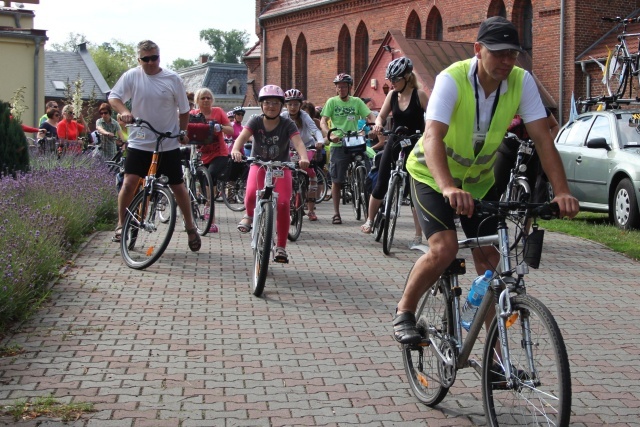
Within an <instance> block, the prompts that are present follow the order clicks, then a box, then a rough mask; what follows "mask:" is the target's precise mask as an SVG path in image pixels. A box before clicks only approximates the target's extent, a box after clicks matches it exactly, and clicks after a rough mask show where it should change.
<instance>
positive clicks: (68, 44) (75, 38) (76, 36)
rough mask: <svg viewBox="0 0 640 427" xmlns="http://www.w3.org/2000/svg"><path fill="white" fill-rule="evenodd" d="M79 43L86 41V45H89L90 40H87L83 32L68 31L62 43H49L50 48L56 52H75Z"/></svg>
mask: <svg viewBox="0 0 640 427" xmlns="http://www.w3.org/2000/svg"><path fill="white" fill-rule="evenodd" d="M80 43H87V47H88V46H90V45H91V42H90V41H89V40H87V37H86V36H85V35H84V34H80V33H69V34H68V35H67V40H66V41H64V42H62V43H51V49H53V50H55V51H56V52H77V51H78V45H79V44H80Z"/></svg>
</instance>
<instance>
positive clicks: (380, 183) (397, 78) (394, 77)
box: [360, 56, 428, 247]
mask: <svg viewBox="0 0 640 427" xmlns="http://www.w3.org/2000/svg"><path fill="white" fill-rule="evenodd" d="M385 78H386V79H388V80H389V81H390V82H391V85H392V90H390V91H389V93H388V94H387V97H386V98H385V100H384V104H382V108H381V109H380V114H378V117H376V123H375V126H373V132H375V133H380V132H381V131H382V129H383V126H384V123H385V122H386V121H387V116H388V115H389V113H392V114H393V122H394V124H393V125H394V126H395V127H396V128H397V127H398V126H405V127H406V128H407V129H408V130H409V132H411V133H415V132H416V131H420V132H424V126H425V121H424V113H425V110H426V108H427V101H428V97H427V94H426V92H425V91H424V90H422V89H421V88H420V85H419V84H418V79H417V77H416V75H415V73H414V72H413V63H412V62H411V60H410V59H409V58H406V57H404V56H403V57H400V58H397V59H394V60H393V61H391V62H390V63H389V65H388V66H387V72H386V76H385ZM414 145H415V143H413V144H412V145H411V146H409V147H406V148H401V147H400V145H399V144H396V141H394V140H393V139H391V138H389V140H387V142H386V144H385V146H384V151H383V153H382V158H381V159H380V166H379V167H378V179H377V181H376V186H375V187H374V189H373V191H372V192H371V198H370V199H369V214H368V216H367V221H366V222H365V223H364V224H362V226H361V227H360V229H361V230H362V232H363V233H371V229H372V225H373V218H374V217H375V215H376V212H377V211H378V209H379V208H380V205H381V204H382V199H384V196H385V194H386V193H387V190H388V188H389V177H390V176H391V165H392V164H393V162H394V161H395V160H396V159H397V158H398V155H399V154H400V150H405V154H406V155H407V156H408V155H409V153H410V152H411V150H412V149H413V146H414ZM405 158H406V157H405ZM403 168H404V165H403ZM411 210H412V212H413V222H414V226H415V237H414V238H413V241H412V243H411V245H410V247H411V246H414V245H419V244H421V243H422V229H421V228H420V223H419V222H418V218H417V217H416V212H415V209H413V208H412V209H411Z"/></svg>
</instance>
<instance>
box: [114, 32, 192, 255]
mask: <svg viewBox="0 0 640 427" xmlns="http://www.w3.org/2000/svg"><path fill="white" fill-rule="evenodd" d="M137 51H138V66H137V67H136V68H132V69H130V70H129V71H127V72H126V73H124V74H123V75H122V76H121V77H120V79H119V80H118V82H117V83H116V85H115V86H114V87H113V89H112V90H111V93H110V95H109V103H110V104H111V106H112V107H113V109H114V110H116V112H118V113H119V116H120V118H121V119H122V121H123V122H125V123H132V122H133V119H134V117H140V118H142V119H144V120H146V121H148V122H149V123H150V124H151V126H153V127H154V128H155V129H157V130H159V131H162V132H170V133H171V134H172V135H175V134H178V133H180V137H179V138H168V139H165V140H164V141H163V142H162V143H161V146H160V148H159V151H161V152H162V153H163V154H162V157H161V160H160V162H159V164H158V172H157V174H158V175H165V176H166V177H167V178H168V179H169V185H170V187H171V190H172V191H173V194H174V196H175V198H176V202H178V206H179V207H180V210H181V211H182V214H183V216H184V221H185V224H187V234H188V235H189V249H191V250H192V251H194V252H196V251H198V250H200V246H201V242H200V236H199V235H198V233H197V229H196V226H195V224H194V222H193V216H192V213H191V208H190V205H189V194H188V193H187V188H186V187H185V185H184V181H183V179H182V167H181V164H180V144H187V143H188V142H189V138H188V137H187V135H186V130H187V125H188V124H189V101H188V99H187V93H186V90H185V88H184V84H183V83H182V80H181V79H180V76H178V75H177V74H176V73H175V72H173V71H171V70H167V69H164V68H161V67H160V48H159V47H158V45H157V44H155V43H154V42H152V41H151V40H143V41H141V42H140V43H138V49H137ZM129 100H131V111H129V109H128V108H127V106H126V105H125V102H127V101H129ZM155 146H156V135H155V134H154V133H153V132H151V131H150V130H149V129H145V128H143V127H131V128H130V129H129V139H128V146H127V158H126V161H125V164H124V182H123V184H122V190H120V193H119V194H118V227H117V228H116V234H115V236H114V238H113V240H114V241H120V238H121V234H122V223H123V221H124V218H125V214H126V208H127V206H129V204H130V203H131V200H132V199H133V196H134V195H135V192H136V190H137V188H138V182H139V178H140V177H143V178H144V177H145V176H146V175H147V173H148V171H149V166H150V164H151V156H152V154H153V151H154V149H155Z"/></svg>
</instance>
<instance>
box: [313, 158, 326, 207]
mask: <svg viewBox="0 0 640 427" xmlns="http://www.w3.org/2000/svg"><path fill="white" fill-rule="evenodd" d="M314 169H315V171H316V177H317V178H318V188H317V190H316V195H315V198H316V205H317V204H319V203H322V201H323V200H324V198H325V196H326V195H327V191H328V189H329V186H328V185H327V177H326V176H325V174H324V171H323V170H322V169H320V168H318V167H316V168H314Z"/></svg>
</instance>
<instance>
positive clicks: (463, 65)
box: [407, 59, 524, 198]
mask: <svg viewBox="0 0 640 427" xmlns="http://www.w3.org/2000/svg"><path fill="white" fill-rule="evenodd" d="M470 68H471V59H468V60H465V61H460V62H456V63H454V64H452V65H450V66H449V67H448V68H447V69H446V70H444V71H443V72H445V73H449V74H450V75H451V76H452V77H453V79H454V81H455V83H456V87H457V88H458V100H457V101H456V105H455V107H454V109H453V113H452V116H451V121H450V123H449V129H448V131H447V135H446V136H445V137H444V143H445V148H446V151H447V163H448V165H449V170H450V171H451V175H452V176H453V179H454V181H455V184H456V186H458V187H459V188H462V189H463V190H465V191H468V192H469V193H471V195H472V196H473V197H476V198H481V197H484V195H485V194H487V192H488V191H489V189H490V188H491V186H492V185H493V183H494V182H495V179H494V177H493V164H494V162H495V160H496V151H497V150H498V146H499V145H500V143H501V142H502V139H503V138H504V136H505V133H506V132H507V128H508V127H509V124H510V123H511V120H513V116H515V114H516V112H517V110H518V106H519V105H520V99H521V98H522V84H523V80H524V70H523V69H522V68H519V67H514V68H513V70H512V71H511V73H510V74H509V77H508V78H507V91H506V92H505V93H501V94H500V99H499V100H498V105H497V107H496V111H495V114H494V116H493V119H492V120H491V125H490V127H489V130H488V131H487V135H486V138H485V143H484V146H483V147H482V150H480V152H479V153H478V155H477V156H476V155H475V154H474V152H473V142H472V141H473V132H474V130H475V129H474V124H475V115H476V104H475V102H476V98H475V92H474V88H473V85H472V84H471V82H470V81H469V78H468V73H469V70H470ZM423 139H424V136H423V137H422V138H421V139H420V140H419V141H418V143H417V144H416V146H415V147H414V149H413V151H412V152H411V154H410V155H409V157H408V159H407V171H409V173H410V174H411V176H412V177H413V178H414V179H416V180H417V181H420V182H422V183H424V184H427V185H428V186H430V187H431V188H433V189H434V190H436V191H438V192H440V193H441V192H442V190H440V188H439V187H438V185H437V184H436V181H435V179H434V178H433V175H431V172H430V171H429V168H427V164H426V161H425V157H424V146H423Z"/></svg>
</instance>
